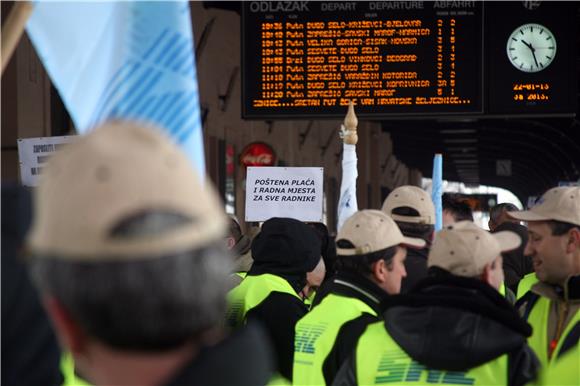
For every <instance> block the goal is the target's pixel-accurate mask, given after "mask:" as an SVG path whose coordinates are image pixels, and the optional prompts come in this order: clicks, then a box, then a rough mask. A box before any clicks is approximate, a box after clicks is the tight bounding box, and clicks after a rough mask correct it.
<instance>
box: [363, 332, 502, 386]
mask: <svg viewBox="0 0 580 386" xmlns="http://www.w3.org/2000/svg"><path fill="white" fill-rule="evenodd" d="M507 363H508V357H507V354H504V355H502V356H500V357H498V358H496V359H495V360H492V361H490V362H488V363H485V364H483V365H480V366H478V367H475V368H472V369H469V370H467V371H445V370H434V369H430V368H428V367H426V366H424V365H422V364H420V363H418V362H417V361H415V360H413V359H412V358H411V357H409V355H407V353H406V352H405V351H404V350H403V349H402V348H401V346H399V345H398V344H397V342H395V341H394V340H393V338H391V336H390V335H389V334H388V333H387V331H386V329H385V326H384V322H382V321H381V322H377V323H373V324H371V325H369V327H367V329H366V331H365V332H364V334H363V335H362V336H361V338H360V340H359V341H358V344H357V347H356V376H357V384H359V385H382V384H388V385H427V384H445V385H486V386H490V385H504V386H505V385H507V383H508V367H507Z"/></svg>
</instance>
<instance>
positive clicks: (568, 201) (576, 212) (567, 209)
mask: <svg viewBox="0 0 580 386" xmlns="http://www.w3.org/2000/svg"><path fill="white" fill-rule="evenodd" d="M507 213H508V215H510V216H511V217H513V218H515V219H516V220H521V221H549V220H557V221H562V222H567V223H570V224H575V225H580V187H578V186H567V187H557V188H552V189H550V190H548V191H547V192H546V193H544V195H543V196H542V197H541V198H540V199H539V200H538V203H537V204H536V205H534V206H533V207H532V208H530V209H529V210H523V211H518V212H507Z"/></svg>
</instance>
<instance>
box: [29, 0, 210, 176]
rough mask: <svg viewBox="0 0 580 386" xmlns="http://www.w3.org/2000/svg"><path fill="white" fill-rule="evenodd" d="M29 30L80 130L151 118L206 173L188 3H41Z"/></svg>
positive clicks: (202, 173) (30, 21) (32, 17)
mask: <svg viewBox="0 0 580 386" xmlns="http://www.w3.org/2000/svg"><path fill="white" fill-rule="evenodd" d="M27 31H28V35H29V36H30V38H31V40H32V42H33V44H34V46H35V48H36V51H37V52H38V54H39V56H40V58H41V59H42V61H43V63H44V66H45V68H46V70H47V71H48V73H49V75H50V77H51V79H52V82H53V84H54V85H55V86H56V88H57V89H58V90H59V92H60V95H61V98H62V100H63V101H64V103H65V105H66V107H67V109H68V111H69V114H70V116H71V118H72V120H73V121H74V124H75V126H76V128H77V130H78V132H79V133H81V134H82V133H85V132H87V131H88V130H90V129H91V128H93V127H95V126H96V125H99V124H100V123H102V122H104V121H105V120H108V119H113V118H119V119H135V120H141V121H147V122H152V123H154V124H156V125H157V126H160V127H161V128H163V129H164V130H167V132H168V134H169V135H170V136H171V137H172V138H173V139H174V140H175V141H176V143H178V144H179V145H180V146H181V147H182V149H183V150H184V152H185V153H186V154H187V156H188V157H189V158H190V159H191V161H192V163H193V165H194V166H195V167H196V168H197V169H198V171H199V173H200V175H202V176H203V175H205V160H204V153H203V135H202V128H201V119H200V107H199V95H198V85H197V75H196V69H195V58H194V51H193V46H194V43H193V35H192V30H191V17H190V11H189V3H188V2H187V1H171V2H163V1H161V2H145V1H139V2H129V1H121V2H107V1H102V2H76V1H74V2H73V1H70V2H50V1H39V2H37V3H35V8H34V11H33V13H32V16H31V17H30V20H29V21H28V25H27Z"/></svg>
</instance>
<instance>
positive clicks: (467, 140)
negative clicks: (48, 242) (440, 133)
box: [443, 138, 477, 143]
mask: <svg viewBox="0 0 580 386" xmlns="http://www.w3.org/2000/svg"><path fill="white" fill-rule="evenodd" d="M443 142H445V143H477V138H444V139H443Z"/></svg>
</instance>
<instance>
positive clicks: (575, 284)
mask: <svg viewBox="0 0 580 386" xmlns="http://www.w3.org/2000/svg"><path fill="white" fill-rule="evenodd" d="M531 290H532V292H534V293H536V294H538V295H540V296H543V297H546V298H548V299H550V300H555V301H565V302H574V303H576V302H580V275H576V276H570V277H569V278H568V279H566V282H565V283H564V286H559V285H553V284H548V283H543V282H541V281H540V282H537V283H536V284H534V285H533V286H532V288H531Z"/></svg>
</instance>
